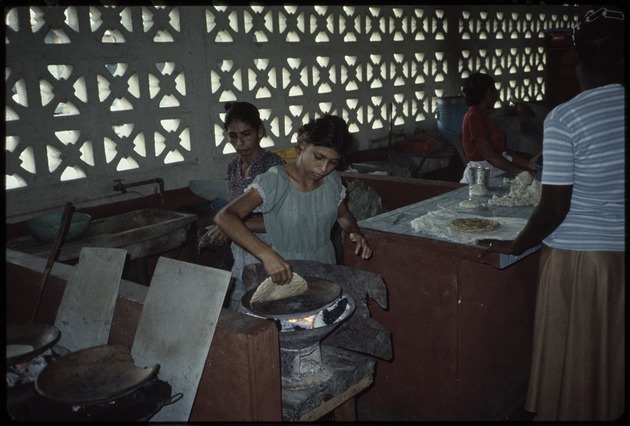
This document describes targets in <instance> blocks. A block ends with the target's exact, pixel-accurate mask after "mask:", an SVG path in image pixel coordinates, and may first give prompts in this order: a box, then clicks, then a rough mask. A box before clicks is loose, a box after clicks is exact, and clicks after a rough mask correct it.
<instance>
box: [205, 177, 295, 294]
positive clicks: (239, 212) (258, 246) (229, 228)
mask: <svg viewBox="0 0 630 426" xmlns="http://www.w3.org/2000/svg"><path fill="white" fill-rule="evenodd" d="M262 201H263V200H262V198H261V197H260V194H258V191H256V190H255V189H249V190H248V191H247V192H245V193H244V194H243V195H241V196H240V197H238V198H236V199H235V200H233V201H232V202H230V203H229V204H228V205H226V206H225V207H223V208H222V209H221V210H220V211H219V213H217V215H216V216H215V217H214V220H215V222H216V223H217V225H218V226H219V227H220V228H221V230H222V231H223V232H224V233H225V234H226V235H227V236H228V237H229V238H230V239H231V240H232V241H234V242H235V243H237V244H238V245H240V246H241V247H243V248H244V249H245V250H247V251H248V252H250V253H251V254H252V255H254V256H256V257H257V258H258V259H260V261H261V262H262V263H263V265H264V267H265V271H266V272H267V274H268V275H269V276H270V277H271V279H272V281H273V282H274V283H277V284H285V283H288V282H289V281H291V277H292V276H293V271H292V270H291V265H290V264H289V263H288V262H287V261H286V260H285V259H283V258H282V257H281V256H280V255H279V254H278V253H276V252H275V251H274V250H273V249H272V248H271V247H270V246H269V245H267V244H266V243H265V242H263V241H262V240H261V239H260V238H258V237H256V235H254V233H253V232H252V231H251V230H250V229H248V227H247V226H246V225H245V222H244V221H243V218H245V217H247V216H248V215H249V214H250V213H251V212H252V211H254V209H255V208H256V207H258V206H259V205H260V204H262Z"/></svg>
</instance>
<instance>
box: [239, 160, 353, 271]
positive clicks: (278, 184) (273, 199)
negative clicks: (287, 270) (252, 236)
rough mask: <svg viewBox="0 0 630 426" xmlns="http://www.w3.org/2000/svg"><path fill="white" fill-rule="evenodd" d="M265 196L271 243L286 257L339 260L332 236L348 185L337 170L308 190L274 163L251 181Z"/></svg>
mask: <svg viewBox="0 0 630 426" xmlns="http://www.w3.org/2000/svg"><path fill="white" fill-rule="evenodd" d="M251 187H252V188H254V189H255V190H256V191H258V193H259V194H260V196H261V197H262V199H263V204H262V205H261V206H260V211H261V212H262V213H263V217H264V220H265V228H266V229H267V236H268V237H269V239H270V240H271V246H272V247H273V249H274V250H275V251H276V252H277V253H278V254H280V256H282V257H283V258H285V259H286V260H312V261H317V262H322V263H329V264H336V263H337V261H336V258H335V249H334V246H333V243H332V240H331V233H332V229H333V226H334V225H335V223H336V221H337V213H338V208H339V204H340V203H341V202H342V200H343V199H344V198H345V196H346V188H345V187H344V186H343V185H342V183H341V178H340V177H339V175H338V174H337V172H336V171H333V172H331V173H330V174H329V175H327V176H326V177H324V182H323V183H322V185H321V186H320V187H319V188H317V189H315V190H313V191H308V192H302V191H299V190H298V189H296V188H295V187H294V186H293V185H292V184H291V181H290V180H289V176H288V175H287V173H286V171H285V170H284V168H283V167H272V168H271V169H269V170H268V171H267V172H266V173H263V174H261V175H258V176H257V177H256V178H255V179H254V182H253V183H252V185H251Z"/></svg>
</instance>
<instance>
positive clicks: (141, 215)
mask: <svg viewBox="0 0 630 426" xmlns="http://www.w3.org/2000/svg"><path fill="white" fill-rule="evenodd" d="M196 220H197V215H195V214H190V213H181V212H176V211H172V210H165V209H159V208H146V209H140V210H135V211H132V212H129V213H123V214H119V215H115V216H110V217H106V218H103V219H97V220H93V221H92V224H91V225H90V227H89V229H88V230H87V232H86V233H85V234H84V235H83V236H81V237H80V238H78V239H76V240H73V241H69V242H66V243H64V244H63V245H62V247H61V251H60V253H59V257H58V258H57V260H58V261H60V262H64V261H69V260H74V259H78V258H79V255H80V253H81V249H82V248H83V247H105V248H123V249H125V250H127V252H128V253H129V256H130V259H131V260H133V259H140V258H144V257H147V256H153V255H157V254H162V253H165V252H168V251H171V250H175V249H178V248H180V247H181V246H183V245H184V244H185V243H186V240H187V238H188V228H189V227H190V224H191V223H192V222H194V221H196ZM21 240H22V241H20V242H19V243H18V245H17V246H16V247H12V248H14V249H15V250H20V251H24V252H26V253H30V254H35V255H38V256H42V257H46V258H47V257H48V256H49V255H50V252H51V248H52V244H51V243H41V242H37V241H35V239H34V238H32V237H25V238H23V239H21ZM20 246H21V247H20Z"/></svg>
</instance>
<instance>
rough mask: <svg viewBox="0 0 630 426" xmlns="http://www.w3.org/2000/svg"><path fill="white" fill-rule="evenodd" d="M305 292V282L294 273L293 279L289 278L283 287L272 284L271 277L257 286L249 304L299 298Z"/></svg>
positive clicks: (306, 286)
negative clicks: (293, 297)
mask: <svg viewBox="0 0 630 426" xmlns="http://www.w3.org/2000/svg"><path fill="white" fill-rule="evenodd" d="M306 290H308V284H307V283H306V280H305V279H304V278H302V277H301V276H299V275H298V274H296V273H295V272H294V273H293V277H291V281H290V282H289V283H287V284H283V285H278V284H274V282H273V281H272V280H271V277H269V278H267V279H266V280H265V281H263V282H262V283H261V284H260V285H259V286H258V288H257V289H256V291H255V292H254V294H253V295H252V298H251V300H250V302H249V303H250V304H253V303H261V302H270V301H272V300H280V299H286V298H288V297H292V296H299V295H300V294H303V293H305V292H306Z"/></svg>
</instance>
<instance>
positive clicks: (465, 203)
mask: <svg viewBox="0 0 630 426" xmlns="http://www.w3.org/2000/svg"><path fill="white" fill-rule="evenodd" d="M479 205H480V204H479V201H473V200H462V201H460V202H459V206H460V207H463V208H465V209H476V208H477V207H479Z"/></svg>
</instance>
